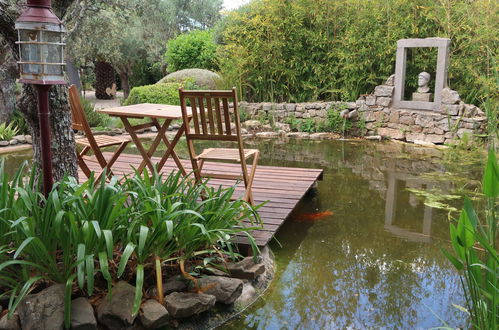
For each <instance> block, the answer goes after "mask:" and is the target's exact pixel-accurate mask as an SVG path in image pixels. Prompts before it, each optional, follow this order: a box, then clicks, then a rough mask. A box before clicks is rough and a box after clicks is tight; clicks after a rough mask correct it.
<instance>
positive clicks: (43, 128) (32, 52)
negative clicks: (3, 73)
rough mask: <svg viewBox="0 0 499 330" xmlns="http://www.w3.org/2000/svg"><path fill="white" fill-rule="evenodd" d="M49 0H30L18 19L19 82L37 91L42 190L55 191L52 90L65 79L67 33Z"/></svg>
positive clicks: (47, 193)
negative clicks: (51, 108)
mask: <svg viewBox="0 0 499 330" xmlns="http://www.w3.org/2000/svg"><path fill="white" fill-rule="evenodd" d="M51 8H52V6H51V2H50V0H28V1H27V3H26V8H25V9H24V11H23V12H22V14H21V16H19V18H18V19H17V20H16V30H17V31H18V41H17V44H18V45H19V62H17V63H18V64H19V71H20V76H21V79H19V82H22V83H26V84H33V85H34V87H35V88H36V90H37V92H38V121H39V123H40V148H41V154H42V155H41V156H42V170H43V192H44V194H45V196H48V195H49V193H50V191H51V190H52V184H53V181H54V180H53V177H52V150H51V145H50V121H49V117H50V111H49V90H50V87H51V86H52V85H63V84H66V82H65V81H64V70H63V68H64V42H63V34H64V32H65V30H64V27H63V26H62V22H61V21H60V20H59V18H57V16H55V14H54V13H53V12H52V10H51Z"/></svg>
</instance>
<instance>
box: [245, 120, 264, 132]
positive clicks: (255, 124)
mask: <svg viewBox="0 0 499 330" xmlns="http://www.w3.org/2000/svg"><path fill="white" fill-rule="evenodd" d="M242 126H243V127H244V128H246V129H249V130H255V129H259V128H260V127H261V126H262V123H260V122H259V121H258V120H247V121H245V122H244V123H243V124H242Z"/></svg>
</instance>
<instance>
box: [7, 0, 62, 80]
mask: <svg viewBox="0 0 499 330" xmlns="http://www.w3.org/2000/svg"><path fill="white" fill-rule="evenodd" d="M16 30H17V31H18V41H17V44H18V45H19V59H20V60H19V62H18V63H19V67H20V73H21V79H20V80H19V81H20V82H22V83H27V84H36V85H60V84H66V82H65V81H64V72H63V68H64V42H63V35H64V33H65V29H64V27H63V26H62V22H61V21H60V20H59V18H57V16H55V14H54V13H53V12H52V10H51V3H50V0H28V2H27V7H26V9H25V10H24V11H23V13H22V14H21V16H19V18H18V19H17V20H16Z"/></svg>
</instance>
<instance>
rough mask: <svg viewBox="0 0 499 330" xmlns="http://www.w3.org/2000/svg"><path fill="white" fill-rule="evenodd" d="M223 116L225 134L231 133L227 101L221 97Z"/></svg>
mask: <svg viewBox="0 0 499 330" xmlns="http://www.w3.org/2000/svg"><path fill="white" fill-rule="evenodd" d="M222 104H223V111H224V118H225V133H226V134H227V135H232V129H231V128H230V113H229V102H228V101H227V99H226V98H223V99H222Z"/></svg>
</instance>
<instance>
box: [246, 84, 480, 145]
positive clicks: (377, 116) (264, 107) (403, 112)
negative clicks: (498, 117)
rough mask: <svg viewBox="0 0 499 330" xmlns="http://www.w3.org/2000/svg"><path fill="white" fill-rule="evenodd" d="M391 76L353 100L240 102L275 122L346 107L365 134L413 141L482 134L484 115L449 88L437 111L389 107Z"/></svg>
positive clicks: (322, 115) (440, 140)
mask: <svg viewBox="0 0 499 330" xmlns="http://www.w3.org/2000/svg"><path fill="white" fill-rule="evenodd" d="M393 83H394V77H393V76H391V77H390V78H388V80H387V81H386V82H385V84H383V85H380V86H376V88H375V89H374V92H373V93H372V94H368V95H362V96H361V97H360V98H359V99H358V100H357V101H356V102H314V103H246V102H241V104H240V108H241V109H244V111H246V112H247V113H248V114H249V116H250V117H251V118H258V117H259V116H260V115H261V114H262V113H264V114H270V115H273V116H274V117H275V119H276V120H277V121H283V120H285V119H286V118H299V119H307V118H312V119H315V120H325V119H326V118H327V112H328V111H330V109H331V108H333V109H336V110H337V111H342V110H344V109H346V110H347V111H346V112H345V115H346V116H349V117H350V118H353V119H352V120H354V121H359V120H363V121H365V123H366V129H367V135H380V136H384V137H387V138H390V139H395V140H402V141H407V142H416V143H434V144H443V143H446V144H448V143H453V142H455V141H456V140H457V139H458V138H461V137H462V136H463V135H464V134H468V135H471V134H477V133H484V132H485V126H486V117H485V114H484V112H483V111H482V110H480V109H479V108H478V107H476V106H474V105H469V104H464V102H462V101H461V99H460V97H459V95H458V93H457V92H456V91H453V90H451V89H449V88H444V89H443V90H442V105H441V106H440V109H439V111H438V112H435V111H428V110H410V109H396V108H393V107H392V106H391V104H392V97H393V92H394V86H393Z"/></svg>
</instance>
